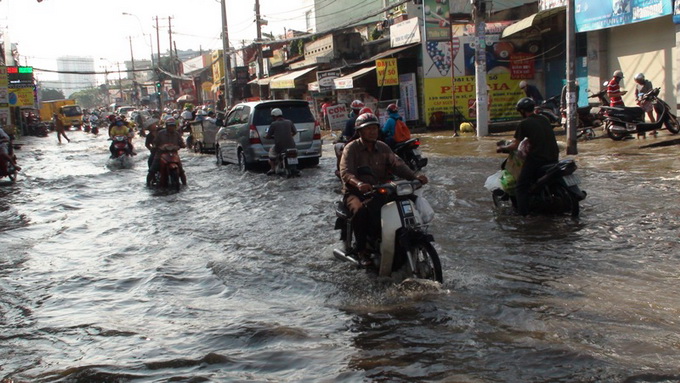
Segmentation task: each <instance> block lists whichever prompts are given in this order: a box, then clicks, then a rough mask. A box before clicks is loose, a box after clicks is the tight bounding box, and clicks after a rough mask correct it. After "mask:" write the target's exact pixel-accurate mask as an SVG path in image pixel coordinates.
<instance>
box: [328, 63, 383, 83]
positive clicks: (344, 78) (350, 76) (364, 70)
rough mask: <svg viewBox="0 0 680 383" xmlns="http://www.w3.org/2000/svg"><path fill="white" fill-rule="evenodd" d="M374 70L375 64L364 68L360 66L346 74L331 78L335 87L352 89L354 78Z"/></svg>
mask: <svg viewBox="0 0 680 383" xmlns="http://www.w3.org/2000/svg"><path fill="white" fill-rule="evenodd" d="M374 70H375V65H373V66H369V67H366V68H361V69H359V70H358V71H355V72H352V73H350V74H348V75H344V76H342V77H338V78H336V79H334V80H333V83H334V84H335V89H352V88H354V80H355V79H358V78H359V77H361V76H365V75H367V74H369V73H371V71H374Z"/></svg>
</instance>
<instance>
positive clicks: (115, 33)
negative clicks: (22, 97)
mask: <svg viewBox="0 0 680 383" xmlns="http://www.w3.org/2000/svg"><path fill="white" fill-rule="evenodd" d="M226 4H227V24H228V31H229V41H230V43H231V46H232V47H236V48H238V47H240V46H241V45H242V42H243V41H245V42H246V44H248V43H250V42H252V40H254V39H255V37H256V28H255V11H254V7H255V0H226ZM311 4H312V2H311V1H309V0H288V1H281V0H260V13H261V15H262V19H264V20H267V21H268V25H267V26H263V28H262V31H263V33H273V34H274V35H282V34H283V33H284V30H285V29H295V30H301V31H304V29H305V17H304V16H305V12H306V11H307V10H309V9H310V8H311ZM123 13H130V14H132V15H133V16H127V15H123ZM156 17H158V24H159V28H158V29H159V31H160V34H159V37H160V48H161V54H165V53H166V52H167V50H168V48H169V45H170V38H169V35H168V24H169V23H168V17H171V25H172V32H173V40H174V43H175V44H176V46H177V49H178V50H188V49H193V50H194V51H199V50H203V51H205V52H208V51H211V50H215V49H221V48H222V40H221V37H220V36H221V29H222V16H221V4H220V1H219V0H43V1H42V2H41V3H38V2H37V0H0V29H2V30H3V32H4V33H6V34H8V35H9V39H10V40H11V42H12V43H16V44H17V46H18V49H19V53H20V55H21V57H22V58H21V62H20V63H19V64H20V65H27V66H33V67H35V68H42V69H53V70H56V68H57V66H56V58H57V57H60V56H85V57H92V58H94V60H95V70H96V71H99V70H102V71H103V70H104V67H107V68H115V66H116V63H122V62H123V61H129V60H130V57H131V52H130V37H131V38H132V54H133V55H134V58H135V60H140V59H146V60H150V59H151V52H152V51H151V47H150V44H153V52H156V51H157V45H156V28H155V25H156V20H155V18H156ZM150 40H151V41H150ZM36 76H39V77H41V80H54V79H56V77H57V75H56V74H47V73H45V72H42V73H36Z"/></svg>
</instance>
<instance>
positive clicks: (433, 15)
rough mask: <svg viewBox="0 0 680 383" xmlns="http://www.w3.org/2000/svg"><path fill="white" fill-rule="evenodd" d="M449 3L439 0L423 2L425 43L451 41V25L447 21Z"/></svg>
mask: <svg viewBox="0 0 680 383" xmlns="http://www.w3.org/2000/svg"><path fill="white" fill-rule="evenodd" d="M448 16H449V2H448V1H440V0H424V1H423V19H424V20H425V39H426V40H427V41H449V40H451V24H450V22H449V19H448Z"/></svg>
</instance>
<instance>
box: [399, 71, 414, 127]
mask: <svg viewBox="0 0 680 383" xmlns="http://www.w3.org/2000/svg"><path fill="white" fill-rule="evenodd" d="M399 94H400V95H401V103H400V104H401V106H402V107H403V108H404V114H403V116H404V119H406V121H413V120H417V119H418V93H417V90H416V74H415V73H405V74H402V75H399Z"/></svg>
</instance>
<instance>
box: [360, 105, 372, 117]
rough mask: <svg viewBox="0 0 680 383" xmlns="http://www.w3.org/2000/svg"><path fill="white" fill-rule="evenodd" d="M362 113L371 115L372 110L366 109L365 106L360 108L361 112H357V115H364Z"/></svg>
mask: <svg viewBox="0 0 680 383" xmlns="http://www.w3.org/2000/svg"><path fill="white" fill-rule="evenodd" d="M364 113H373V109H371V108H369V107H367V106H364V107H363V108H361V110H360V111H359V115H362V114H364Z"/></svg>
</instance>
